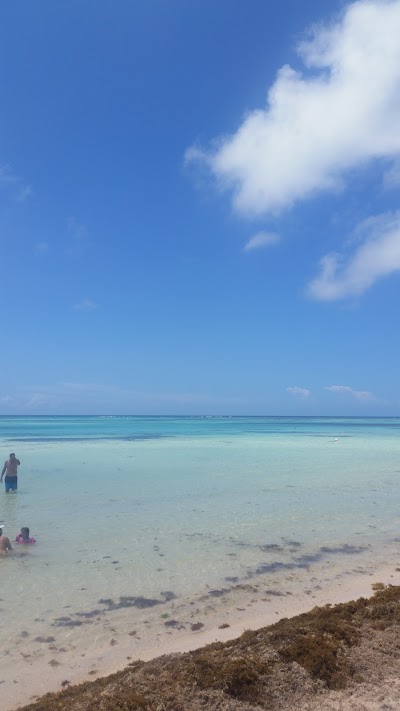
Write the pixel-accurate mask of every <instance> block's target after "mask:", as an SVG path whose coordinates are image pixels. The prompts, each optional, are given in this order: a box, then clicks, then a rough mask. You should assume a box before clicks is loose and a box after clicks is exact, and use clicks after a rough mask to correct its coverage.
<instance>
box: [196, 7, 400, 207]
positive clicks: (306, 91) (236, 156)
mask: <svg viewBox="0 0 400 711" xmlns="http://www.w3.org/2000/svg"><path fill="white" fill-rule="evenodd" d="M399 37H400V2H398V0H360V1H359V2H354V3H352V4H351V5H348V6H347V8H346V9H345V10H344V12H343V14H342V15H341V17H340V19H338V20H336V21H335V22H334V23H332V24H331V25H329V26H327V25H326V26H323V25H320V26H317V27H314V28H313V29H312V30H311V32H310V33H309V37H308V39H307V40H306V41H304V42H302V43H301V44H300V45H299V46H298V52H299V55H300V57H301V58H302V60H303V62H304V65H305V72H304V73H303V74H301V73H300V72H297V71H295V70H294V69H292V68H291V67H290V66H284V67H282V68H281V69H280V70H279V72H278V74H277V78H276V81H275V83H274V84H273V85H272V87H271V88H270V90H269V92H268V102H267V107H266V108H260V109H258V110H254V111H251V112H250V113H249V114H248V115H247V116H246V117H245V119H244V120H243V122H242V124H241V125H240V126H239V128H238V130H237V131H236V133H235V134H233V135H232V136H229V137H224V138H222V139H221V140H220V141H219V142H218V143H217V144H215V143H214V145H216V146H217V147H216V148H215V149H210V150H209V151H201V150H199V149H198V148H196V147H195V148H191V149H189V150H188V151H187V153H186V159H187V161H193V160H201V161H203V162H205V163H206V165H208V167H209V169H210V170H211V172H212V174H213V175H214V176H215V177H216V179H217V181H218V183H219V185H220V186H221V187H222V188H227V189H230V190H232V191H233V205H234V208H235V209H236V210H237V211H238V212H240V213H243V214H246V215H248V216H250V217H252V216H255V215H260V214H266V213H277V212H279V211H281V210H283V209H285V208H288V207H290V206H291V205H292V204H293V203H295V202H296V201H299V200H303V199H306V198H309V197H311V196H312V195H314V194H316V193H319V192H321V191H326V190H338V189H340V188H341V187H342V185H343V182H344V180H345V176H346V172H348V171H349V170H354V169H356V168H361V167H364V166H365V165H366V164H367V162H369V161H372V160H374V159H377V158H379V159H381V158H384V159H386V160H387V159H389V160H396V159H398V158H399V157H400V131H399V125H400V42H399Z"/></svg>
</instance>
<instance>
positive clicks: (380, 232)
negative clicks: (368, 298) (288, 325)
mask: <svg viewBox="0 0 400 711" xmlns="http://www.w3.org/2000/svg"><path fill="white" fill-rule="evenodd" d="M354 242H356V246H355V248H354V249H353V252H352V253H350V254H338V253H333V254H327V255H325V256H324V257H323V259H322V260H321V264H320V267H321V268H320V273H319V275H318V276H317V277H316V278H315V279H314V280H313V281H312V282H311V283H310V285H309V287H308V292H309V295H310V296H311V297H312V298H314V299H318V300H320V301H334V300H337V299H343V298H347V297H350V296H357V295H359V294H362V293H363V292H364V291H365V290H366V289H368V288H369V287H371V286H372V285H373V284H374V283H375V282H376V281H378V280H379V279H382V278H383V277H385V276H388V275H389V274H392V273H393V272H397V271H400V211H399V212H395V213H384V214H383V215H378V216H377V217H373V218H369V219H368V220H366V221H364V222H363V223H361V224H360V225H359V226H358V228H357V229H356V231H355V239H354V240H353V241H352V242H351V243H350V246H351V247H353V245H354Z"/></svg>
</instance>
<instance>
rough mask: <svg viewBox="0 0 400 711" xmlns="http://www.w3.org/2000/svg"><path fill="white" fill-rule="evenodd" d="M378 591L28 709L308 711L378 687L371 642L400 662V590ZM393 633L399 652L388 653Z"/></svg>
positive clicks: (139, 666) (136, 666)
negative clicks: (346, 693) (334, 694)
mask: <svg viewBox="0 0 400 711" xmlns="http://www.w3.org/2000/svg"><path fill="white" fill-rule="evenodd" d="M375 587H376V588H377V589H376V592H375V594H374V596H373V597H372V598H370V599H366V598H360V599H359V600H357V601H352V602H348V603H345V604H340V605H335V606H330V605H327V606H325V607H316V608H314V609H313V610H311V611H310V612H308V613H306V614H303V615H299V616H297V617H294V618H291V619H282V620H280V621H279V622H277V623H276V624H274V625H272V626H270V627H265V628H263V629H260V630H257V631H247V632H245V633H244V634H243V635H242V636H241V637H239V638H238V639H236V640H233V641H230V642H226V643H219V642H218V643H214V644H211V645H208V646H207V647H204V648H202V649H199V650H197V651H194V652H190V653H187V654H175V655H169V656H164V657H160V658H158V659H155V660H153V661H150V662H146V663H144V662H134V663H132V664H130V665H129V667H127V669H125V670H124V671H122V672H119V673H117V674H113V675H112V676H109V677H105V678H103V679H97V680H96V681H92V682H87V683H85V684H81V685H79V686H75V687H68V688H65V689H64V690H62V691H60V692H59V693H57V694H48V695H46V696H44V697H43V698H42V699H40V700H39V701H37V702H35V703H32V704H29V705H28V706H24V707H23V709H21V711H200V710H201V711H240V710H243V711H244V710H245V709H246V711H250V710H251V709H254V710H255V709H258V710H261V709H268V710H269V711H278V710H283V709H293V708H296V709H300V708H302V704H303V703H304V702H305V701H306V702H307V703H309V702H310V703H311V702H313V701H315V700H318V698H319V697H321V699H322V698H324V695H326V694H327V693H329V691H330V690H340V689H345V688H346V687H348V686H349V685H351V686H352V688H353V689H354V688H356V687H357V685H359V684H360V685H362V684H365V683H371V678H372V677H371V678H369V677H370V674H369V671H368V670H367V672H366V663H365V655H364V656H363V654H362V650H363V648H364V647H365V646H366V643H367V646H368V649H370V648H371V645H372V649H373V648H374V644H375V648H376V650H377V652H376V654H377V655H378V656H379V654H382V655H383V658H385V655H386V656H389V657H390V658H391V659H393V660H395V658H396V654H393V649H396V648H397V649H399V648H400V642H399V635H398V628H399V622H400V586H388V587H384V586H380V585H377V586H375ZM385 635H386V637H387V638H388V640H390V644H391V645H392V648H391V649H385V648H384V646H385V645H384V643H383V642H382V639H384V638H385ZM374 640H375V641H374ZM377 640H379V644H378V641H377ZM399 657H400V654H397V662H396V663H398V664H399V669H400V661H399ZM395 661H396V660H395ZM395 661H394V662H393V663H395ZM370 666H371V662H370ZM384 666H385V665H384V663H383V662H382V664H381V667H383V668H384ZM372 667H373V663H372ZM366 674H367V676H368V678H366ZM372 676H373V675H372ZM381 676H382V672H381ZM352 693H354V692H352ZM307 700H308V701H307ZM320 703H321V705H320V708H324V705H323V702H322V701H321V702H320ZM304 708H311V706H308V705H307V706H304Z"/></svg>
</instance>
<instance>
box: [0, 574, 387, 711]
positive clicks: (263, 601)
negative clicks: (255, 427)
mask: <svg viewBox="0 0 400 711" xmlns="http://www.w3.org/2000/svg"><path fill="white" fill-rule="evenodd" d="M289 577H290V578H291V579H292V585H291V583H290V580H289V581H288V582H287V585H288V586H289V587H290V586H291V587H292V591H288V592H286V593H285V594H282V593H280V594H279V595H274V594H271V591H269V593H270V594H268V592H266V591H265V590H263V588H265V583H264V584H263V583H262V581H260V580H257V585H256V586H254V587H252V585H248V586H237V589H236V590H235V594H234V596H232V595H230V596H227V597H224V596H221V597H218V598H215V599H207V601H206V602H207V604H204V605H203V606H201V604H199V606H197V607H194V606H193V607H192V608H188V606H187V605H186V606H185V607H184V606H183V605H180V604H179V602H176V601H175V603H172V604H171V605H170V609H169V612H168V614H169V619H177V620H178V621H179V623H182V627H183V625H184V627H185V628H184V629H182V628H181V629H178V627H179V625H178V626H177V627H173V628H168V627H166V626H165V620H164V619H160V618H161V617H162V616H161V615H160V614H159V611H158V613H157V620H156V619H155V618H153V621H152V623H148V622H147V621H146V619H145V618H146V615H147V614H148V611H146V614H144V615H143V619H142V624H141V627H140V632H141V638H140V637H139V634H135V635H132V634H131V635H130V634H129V631H130V630H131V628H132V626H135V623H131V624H130V626H129V625H128V626H127V624H128V623H127V617H126V615H127V612H126V611H117V612H116V613H114V615H115V626H113V625H114V623H111V625H110V623H109V622H106V623H105V624H106V625H110V626H109V627H108V630H109V634H108V637H107V639H105V637H104V635H103V636H100V635H99V636H98V637H94V638H93V639H92V641H91V644H90V645H88V646H86V647H85V648H82V647H81V648H79V647H77V646H75V648H74V645H70V648H68V647H67V644H68V637H69V636H73V633H72V632H70V631H69V632H65V645H66V646H65V647H64V648H61V649H60V647H59V646H57V645H56V644H48V645H47V646H46V647H43V645H40V644H38V645H37V647H38V652H37V654H35V653H33V654H30V655H27V654H25V656H24V651H23V648H24V641H23V640H22V641H21V645H20V646H19V649H18V654H16V653H15V650H5V655H4V656H3V658H2V665H1V670H0V683H1V687H0V688H1V710H2V711H14V710H15V709H17V708H18V707H19V706H21V705H23V704H27V703H29V702H32V701H33V700H35V699H37V698H38V697H39V696H42V695H43V694H45V693H48V692H50V691H59V690H60V689H61V688H62V687H61V685H62V683H63V682H64V681H68V682H70V683H71V684H77V683H80V682H83V681H87V680H93V679H95V678H97V677H99V676H106V675H108V674H111V673H113V672H116V671H119V670H121V669H123V668H125V667H126V666H127V664H129V662H130V661H135V660H138V659H141V660H143V661H147V660H150V659H153V658H155V657H157V656H161V655H164V654H170V653H175V652H188V651H191V650H194V649H197V648H199V647H202V646H204V645H206V644H209V643H211V642H215V641H222V642H225V641H227V640H229V639H234V638H235V637H238V636H239V635H240V634H242V632H244V630H246V629H258V628H260V627H265V626H267V625H270V624H273V623H274V622H277V621H278V620H279V619H280V618H282V617H293V616H295V615H298V614H300V613H303V612H307V611H308V610H309V609H311V608H312V607H314V606H315V605H319V606H321V605H325V604H328V603H331V604H336V603H339V602H347V601H349V600H352V599H357V598H359V597H370V596H371V594H372V592H373V591H372V587H371V586H372V584H373V583H375V582H382V583H385V584H392V585H400V572H399V571H397V570H396V569H395V565H394V564H393V561H392V562H391V563H390V564H387V565H386V566H385V567H383V568H379V569H377V570H374V572H371V571H369V572H368V573H366V572H365V571H364V572H363V573H361V572H360V573H359V574H355V573H352V574H349V575H347V576H341V577H338V578H336V579H334V580H332V581H330V582H328V583H327V584H322V583H321V582H319V583H318V580H317V579H316V578H307V572H306V571H302V572H300V573H299V574H298V575H295V576H289ZM256 588H257V592H256ZM203 599H204V598H203ZM192 605H193V603H192ZM238 608H239V609H238ZM163 609H164V608H163ZM118 617H120V620H118V619H117V618H118ZM163 617H164V616H163ZM198 620H202V623H203V624H204V628H202V629H201V630H199V631H192V630H191V624H193V623H196V622H197V621H198ZM119 622H121V623H123V624H124V625H125V626H124V628H123V629H124V633H121V626H120V624H119ZM222 623H226V624H228V625H229V627H227V628H225V629H219V626H220V625H221V624H222ZM118 627H119V628H120V629H119V630H118ZM138 629H139V627H138ZM189 630H190V631H189ZM144 634H145V636H144ZM110 638H111V639H110ZM332 708H334V706H332ZM338 708H339V707H338Z"/></svg>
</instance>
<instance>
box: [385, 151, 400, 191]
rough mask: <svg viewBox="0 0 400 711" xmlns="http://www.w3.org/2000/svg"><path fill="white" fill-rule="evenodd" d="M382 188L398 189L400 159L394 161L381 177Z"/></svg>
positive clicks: (399, 185)
mask: <svg viewBox="0 0 400 711" xmlns="http://www.w3.org/2000/svg"><path fill="white" fill-rule="evenodd" d="M383 186H384V188H386V189H387V190H395V189H396V188H400V158H399V159H398V160H395V161H394V162H393V163H392V165H391V166H390V168H389V169H388V170H387V171H386V172H385V173H384V175H383Z"/></svg>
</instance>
